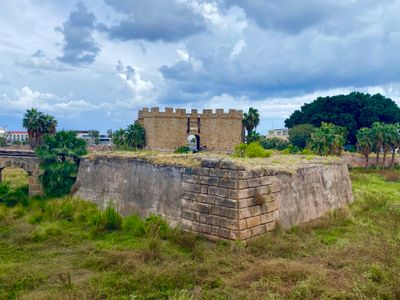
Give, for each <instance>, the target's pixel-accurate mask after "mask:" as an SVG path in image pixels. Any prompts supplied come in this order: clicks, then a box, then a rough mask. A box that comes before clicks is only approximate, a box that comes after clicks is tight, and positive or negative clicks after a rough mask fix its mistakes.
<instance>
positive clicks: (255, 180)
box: [247, 178, 261, 188]
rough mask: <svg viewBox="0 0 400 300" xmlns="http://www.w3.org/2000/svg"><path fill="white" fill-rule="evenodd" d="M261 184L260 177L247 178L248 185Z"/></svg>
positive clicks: (255, 185)
mask: <svg viewBox="0 0 400 300" xmlns="http://www.w3.org/2000/svg"><path fill="white" fill-rule="evenodd" d="M260 185H261V179H260V178H250V179H247V186H248V187H249V188H250V187H257V186H260Z"/></svg>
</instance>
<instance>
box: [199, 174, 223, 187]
mask: <svg viewBox="0 0 400 300" xmlns="http://www.w3.org/2000/svg"><path fill="white" fill-rule="evenodd" d="M218 181H219V177H215V176H200V177H199V183H201V184H207V185H213V186H218Z"/></svg>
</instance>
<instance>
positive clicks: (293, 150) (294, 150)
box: [281, 145, 300, 154]
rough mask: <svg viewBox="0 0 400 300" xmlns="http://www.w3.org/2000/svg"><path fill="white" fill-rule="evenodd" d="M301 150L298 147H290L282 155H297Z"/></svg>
mask: <svg viewBox="0 0 400 300" xmlns="http://www.w3.org/2000/svg"><path fill="white" fill-rule="evenodd" d="M299 151H300V148H299V147H297V146H293V145H289V146H288V147H287V148H285V149H283V150H282V151H281V153H282V154H297V153H298V152H299Z"/></svg>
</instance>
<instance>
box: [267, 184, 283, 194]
mask: <svg viewBox="0 0 400 300" xmlns="http://www.w3.org/2000/svg"><path fill="white" fill-rule="evenodd" d="M268 187H269V193H277V192H279V191H280V190H281V187H280V186H279V184H278V183H274V184H271V185H269V186H268Z"/></svg>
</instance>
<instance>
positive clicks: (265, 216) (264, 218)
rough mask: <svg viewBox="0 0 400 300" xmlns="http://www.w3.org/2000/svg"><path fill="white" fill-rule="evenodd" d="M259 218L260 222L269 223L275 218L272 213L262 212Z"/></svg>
mask: <svg viewBox="0 0 400 300" xmlns="http://www.w3.org/2000/svg"><path fill="white" fill-rule="evenodd" d="M260 218H261V223H262V224H265V223H269V222H272V221H274V220H275V217H274V213H266V214H262V215H261V216H260Z"/></svg>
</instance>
